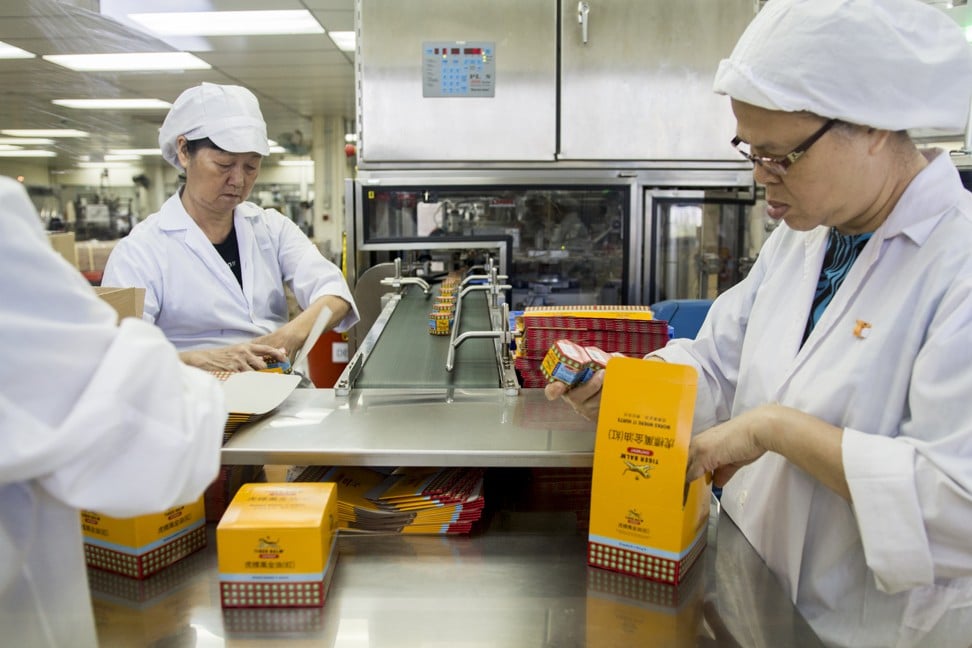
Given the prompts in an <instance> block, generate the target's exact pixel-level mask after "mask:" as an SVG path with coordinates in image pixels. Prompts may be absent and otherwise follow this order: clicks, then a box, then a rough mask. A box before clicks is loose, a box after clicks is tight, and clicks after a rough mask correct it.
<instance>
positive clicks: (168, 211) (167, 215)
mask: <svg viewBox="0 0 972 648" xmlns="http://www.w3.org/2000/svg"><path fill="white" fill-rule="evenodd" d="M181 195H182V187H179V191H177V192H175V193H174V194H172V195H171V196H169V199H168V200H166V201H165V203H164V204H163V205H162V209H161V210H160V211H159V229H161V230H163V231H166V232H174V231H178V230H187V229H190V228H191V227H192V226H195V227H197V228H198V226H197V225H196V222H195V221H194V220H193V219H192V216H190V215H189V212H187V211H186V208H185V206H184V205H183V204H182V198H181ZM261 213H263V209H262V208H261V207H259V206H257V205H255V204H253V203H251V202H246V201H244V202H242V203H240V204H239V205H237V206H236V209H235V210H234V212H233V214H234V217H236V218H239V217H240V216H242V217H244V218H247V219H248V220H250V221H251V222H252V221H253V220H254V219H255V218H259V216H260V214H261Z"/></svg>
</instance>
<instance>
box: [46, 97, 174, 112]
mask: <svg viewBox="0 0 972 648" xmlns="http://www.w3.org/2000/svg"><path fill="white" fill-rule="evenodd" d="M51 103H52V104H54V105H57V106H64V107H65V108H79V109H81V110H168V109H169V108H171V107H172V104H170V103H169V102H168V101H162V100H161V99H52V100H51Z"/></svg>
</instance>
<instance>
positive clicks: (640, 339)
mask: <svg viewBox="0 0 972 648" xmlns="http://www.w3.org/2000/svg"><path fill="white" fill-rule="evenodd" d="M515 330H516V334H517V349H516V357H515V360H514V366H515V367H516V370H517V371H518V372H519V374H520V378H521V380H522V386H523V387H525V388H542V387H544V386H546V384H547V378H546V377H545V376H544V374H543V371H542V369H541V366H542V364H543V359H544V357H545V356H546V354H547V351H548V350H549V349H550V347H551V346H553V345H554V343H555V342H557V341H558V340H570V341H571V342H574V343H576V344H579V345H581V346H584V347H590V346H593V347H598V348H599V349H601V350H602V351H604V352H605V353H621V354H623V355H626V356H631V357H641V356H643V355H645V354H647V353H651V352H652V351H654V350H655V349H659V348H661V347H663V346H665V344H667V343H668V340H669V338H670V335H669V327H668V322H665V321H664V320H656V319H653V317H652V312H651V308H649V307H648V306H530V307H528V308H526V309H525V310H524V311H523V314H522V315H518V316H517V317H516V318H515Z"/></svg>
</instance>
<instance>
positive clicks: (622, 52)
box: [559, 0, 755, 161]
mask: <svg viewBox="0 0 972 648" xmlns="http://www.w3.org/2000/svg"><path fill="white" fill-rule="evenodd" d="M585 5H586V7H587V11H586V14H587V15H586V21H587V28H586V35H587V42H586V43H585V42H584V41H583V36H584V32H585V28H584V25H582V24H581V23H580V22H579V21H578V15H579V13H581V12H582V11H583V7H584V6H585ZM754 10H755V8H754V3H753V0H586V1H584V2H578V1H577V0H561V15H562V18H561V27H560V29H561V46H562V52H563V54H562V61H561V71H560V87H561V117H560V155H559V157H560V158H562V159H571V160H583V159H591V160H721V159H729V160H733V161H736V160H738V157H739V156H738V154H735V153H734V152H733V151H732V149H731V148H730V147H729V145H728V142H729V140H730V139H731V138H732V136H733V135H734V133H735V121H734V119H733V116H732V112H731V110H730V107H729V99H728V98H727V97H724V96H720V95H716V94H715V93H713V92H712V79H713V77H714V75H715V71H716V68H717V67H718V64H719V61H720V60H721V59H723V58H725V57H727V56H728V55H729V53H730V52H731V51H732V48H733V46H734V45H735V43H736V40H737V39H738V38H739V36H740V35H741V34H742V32H743V30H744V29H745V27H746V25H748V24H749V22H750V21H751V20H752V18H753V16H754V15H755V14H754Z"/></svg>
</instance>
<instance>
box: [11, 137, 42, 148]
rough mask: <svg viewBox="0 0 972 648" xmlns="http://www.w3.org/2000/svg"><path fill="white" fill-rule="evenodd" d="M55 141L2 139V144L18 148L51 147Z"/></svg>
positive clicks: (34, 138)
mask: <svg viewBox="0 0 972 648" xmlns="http://www.w3.org/2000/svg"><path fill="white" fill-rule="evenodd" d="M53 143H54V140H52V139H47V138H46V137H0V144H14V145H16V146H20V145H24V146H50V145H51V144H53Z"/></svg>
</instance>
